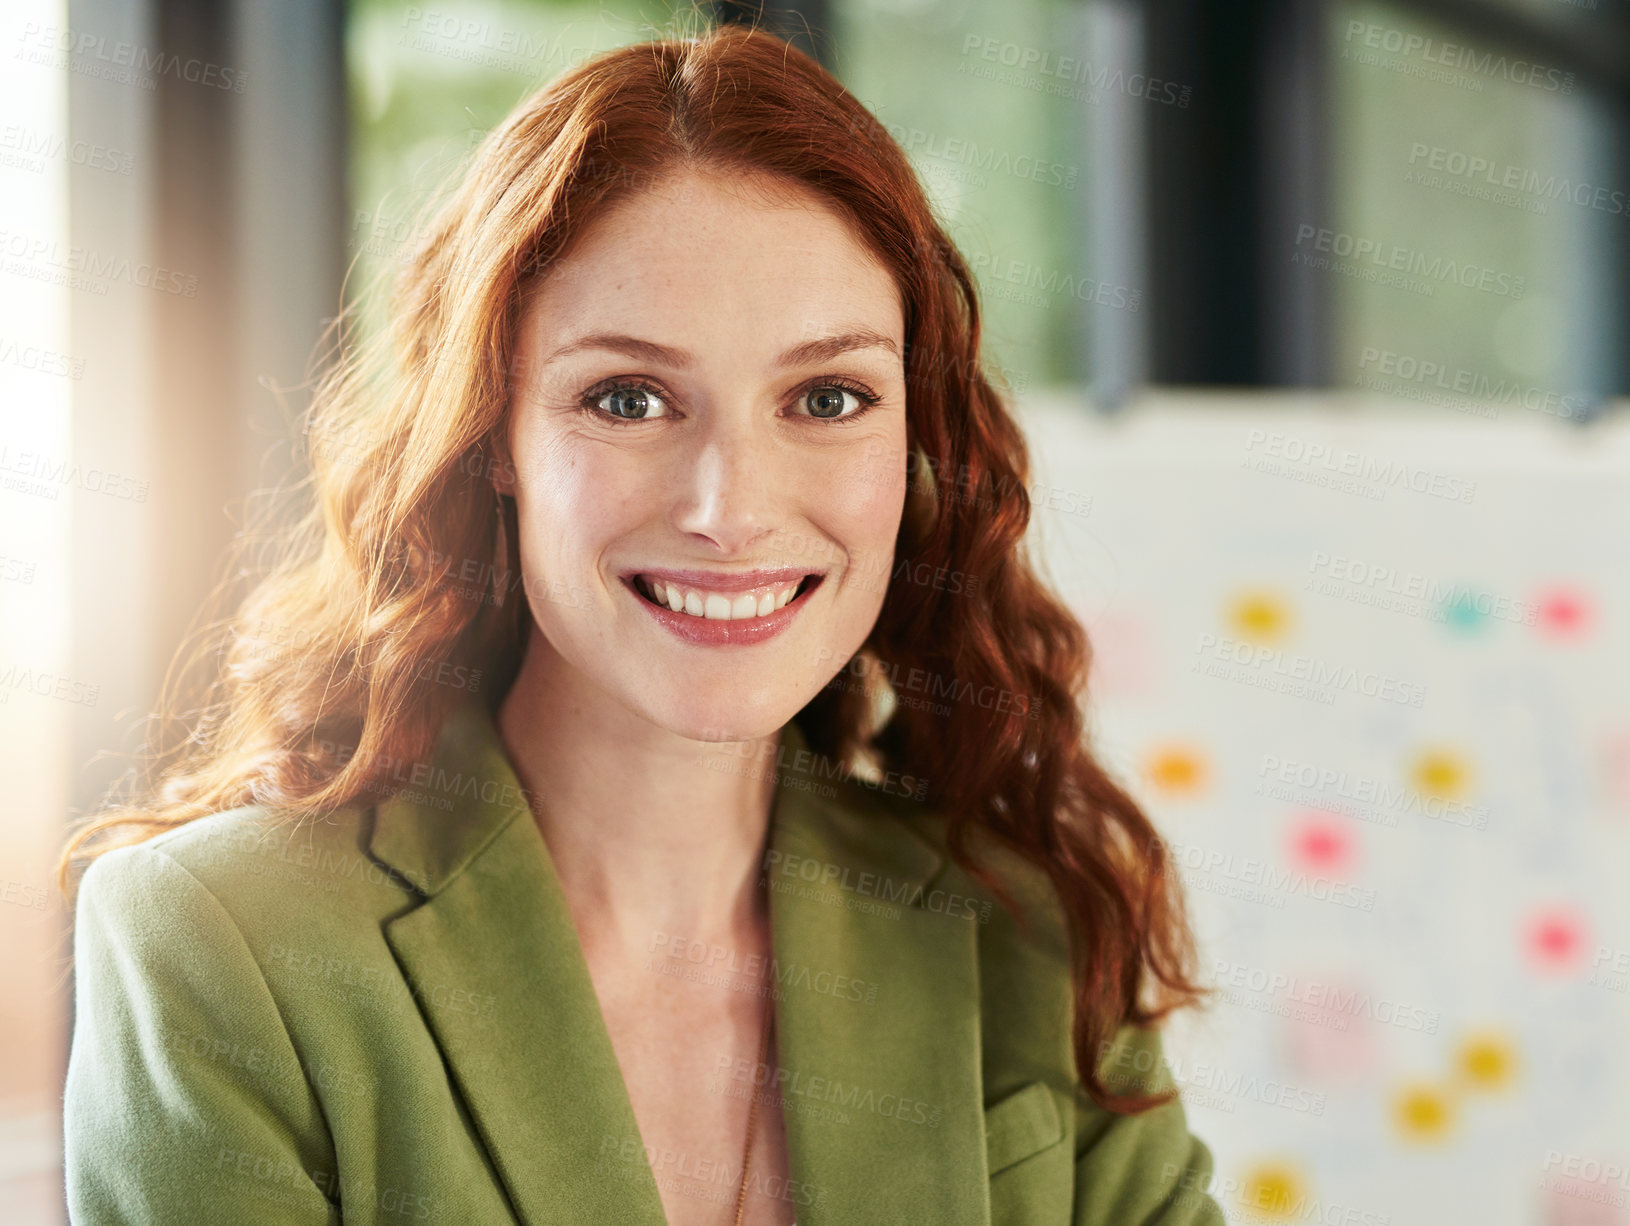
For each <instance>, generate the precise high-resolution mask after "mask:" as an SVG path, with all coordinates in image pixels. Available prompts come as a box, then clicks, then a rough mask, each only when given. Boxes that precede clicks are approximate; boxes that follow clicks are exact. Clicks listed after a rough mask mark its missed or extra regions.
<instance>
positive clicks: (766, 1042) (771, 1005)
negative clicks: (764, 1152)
mask: <svg viewBox="0 0 1630 1226" xmlns="http://www.w3.org/2000/svg"><path fill="white" fill-rule="evenodd" d="M774 1017H775V999H774V997H772V996H769V995H768V994H766V996H765V1004H764V1025H763V1027H762V1031H763V1033H762V1034H761V1035H760V1037H759V1041H758V1063H757V1064H755V1065H754V1066H753V1075H754V1078H755V1079H756V1078H757V1076H758V1070H759V1069H761V1068H764V1062H765V1061H766V1060H767V1059H769V1055H770V1022H771V1020H772V1019H773V1018H774ZM764 1084H765V1086H766V1088H767V1087H768V1086H769V1084H770V1078H769V1075H768V1073H767V1072H766V1075H765V1078H764ZM759 1097H760V1092H759V1091H756V1090H755V1091H754V1093H753V1097H752V1100H751V1102H750V1103H749V1105H748V1107H747V1144H746V1145H745V1146H743V1148H742V1151H741V1186H740V1187H739V1188H737V1189H736V1223H735V1226H741V1215H742V1213H743V1212H744V1211H745V1210H746V1208H747V1164H748V1163H749V1162H751V1161H752V1160H753V1133H754V1132H755V1131H757V1130H756V1129H755V1127H754V1125H755V1124H757V1122H758V1100H759Z"/></svg>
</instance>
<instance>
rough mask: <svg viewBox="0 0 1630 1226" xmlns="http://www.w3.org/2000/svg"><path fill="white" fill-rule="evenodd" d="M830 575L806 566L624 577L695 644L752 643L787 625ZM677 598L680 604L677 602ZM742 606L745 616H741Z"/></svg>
mask: <svg viewBox="0 0 1630 1226" xmlns="http://www.w3.org/2000/svg"><path fill="white" fill-rule="evenodd" d="M685 575H689V576H693V577H695V578H694V580H693V581H691V582H682V581H681V579H680V576H685ZM766 575H767V576H768V579H766V578H765V576H766ZM704 576H705V577H704ZM825 578H826V575H825V573H824V572H819V571H817V572H809V571H801V570H778V571H767V572H766V571H759V572H752V573H749V574H736V575H722V574H712V575H709V574H707V573H706V572H697V571H633V572H630V573H628V574H626V575H624V576H623V583H624V584H625V585H626V586H627V588H628V591H629V594H630V595H631V596H632V598H633V599H635V600H637V601H639V603H640V607H641V608H643V609H645V610H646V612H648V613H649V614H650V615H651V616H652V617H653V618H655V619H656V621H657V623H658V624H659V625H660V626H662V627H663V628H664V629H666V630H667V631H668V632H669V633H671V634H673V635H674V636H675V637H676V638H677V639H679V640H680V641H681V642H683V643H687V644H689V645H691V646H694V647H749V646H752V645H754V644H757V643H763V642H767V641H768V640H770V639H772V638H774V637H775V636H777V635H779V634H780V633H782V632H783V631H784V630H786V629H787V627H788V626H790V625H791V624H792V622H793V620H794V619H795V618H796V617H797V616H798V615H799V614H800V613H801V612H803V609H804V606H805V605H807V604H808V603H809V601H810V598H811V595H812V593H813V592H814V591H815V590H816V589H817V588H818V587H820V585H821V582H822V581H823V580H824V579H825ZM659 591H660V592H661V593H662V596H663V599H662V601H661V602H660V603H659V601H658V600H657V599H656V593H657V592H659ZM675 600H678V601H679V604H680V607H679V608H678V609H675V608H674V607H673V602H674V601H675ZM777 602H779V603H777ZM760 609H763V610H765V612H763V613H762V614H761V613H760V612H759V610H760ZM737 610H740V612H741V614H742V616H740V617H737V616H736V612H737Z"/></svg>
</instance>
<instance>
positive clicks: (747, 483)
mask: <svg viewBox="0 0 1630 1226" xmlns="http://www.w3.org/2000/svg"><path fill="white" fill-rule="evenodd" d="M706 417H707V419H708V420H707V421H706V422H705V423H702V424H700V425H699V428H698V430H697V432H696V434H695V435H694V436H693V438H692V439H691V441H690V442H691V445H690V446H689V447H687V448H682V449H681V455H680V456H679V457H678V458H679V471H678V472H676V473H675V475H674V477H673V481H672V484H671V486H670V491H671V496H672V498H673V501H672V504H671V509H670V515H671V517H672V520H673V523H674V526H675V527H676V528H677V529H678V530H679V531H681V532H683V533H685V534H686V535H687V536H688V537H690V538H691V539H692V540H693V541H696V542H698V543H699V544H702V545H703V547H704V548H711V549H712V550H713V551H714V552H716V553H718V554H719V555H720V556H721V557H731V558H733V557H742V556H746V555H749V554H751V552H752V549H753V547H754V545H755V544H756V543H757V542H758V541H759V539H760V538H761V537H763V536H765V535H766V534H768V533H770V532H772V531H773V530H774V529H775V528H776V526H777V525H778V524H779V523H780V522H781V517H782V516H783V515H784V514H785V512H786V508H787V504H788V501H789V499H790V498H791V497H792V495H793V491H792V489H791V488H790V487H789V485H788V483H787V482H788V480H789V479H790V476H791V474H789V473H787V472H786V471H785V469H786V462H785V456H784V455H783V454H782V449H781V448H780V447H778V446H777V444H776V440H775V438H774V437H773V429H774V423H773V422H772V421H770V420H768V419H767V417H766V416H765V415H764V414H763V413H761V412H758V411H757V410H756V409H755V410H754V411H751V412H749V411H745V410H744V411H740V412H728V411H725V412H713V413H709V414H706Z"/></svg>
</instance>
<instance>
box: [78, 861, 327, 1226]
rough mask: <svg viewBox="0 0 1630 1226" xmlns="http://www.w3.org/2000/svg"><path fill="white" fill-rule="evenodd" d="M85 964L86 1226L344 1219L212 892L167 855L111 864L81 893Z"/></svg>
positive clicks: (272, 1030)
mask: <svg viewBox="0 0 1630 1226" xmlns="http://www.w3.org/2000/svg"><path fill="white" fill-rule="evenodd" d="M74 966H75V1005H74V1035H73V1042H72V1046H71V1048H70V1052H69V1058H68V1072H67V1080H66V1084H65V1087H64V1100H63V1130H64V1149H63V1161H64V1167H65V1175H66V1180H67V1195H68V1208H69V1214H70V1218H71V1220H72V1221H73V1222H75V1223H85V1224H87V1226H89V1224H95V1226H102V1224H103V1223H108V1224H112V1223H121V1224H132V1226H133V1224H136V1223H140V1224H142V1226H147V1224H149V1223H155V1224H156V1223H166V1224H171V1223H176V1224H182V1223H193V1222H198V1223H234V1222H255V1223H272V1224H274V1226H327V1224H329V1223H336V1222H338V1221H339V1220H340V1215H339V1210H338V1209H337V1207H336V1206H335V1204H334V1203H333V1202H334V1201H337V1200H338V1192H339V1189H338V1182H337V1180H336V1178H335V1175H334V1171H335V1167H334V1153H333V1146H332V1143H331V1141H330V1138H329V1135H328V1130H327V1126H326V1124H325V1123H324V1121H323V1117H322V1111H321V1107H320V1106H319V1104H318V1103H317V1100H316V1098H315V1096H314V1095H313V1093H312V1091H311V1088H310V1086H309V1083H308V1082H307V1080H306V1077H305V1075H304V1071H303V1069H302V1067H301V1063H300V1060H299V1058H298V1055H297V1053H296V1050H295V1047H294V1045H293V1043H292V1042H291V1040H290V1038H289V1034H288V1032H287V1030H286V1029H285V1027H284V1024H283V1020H282V1017H281V1015H280V1013H279V1011H278V1006H277V1003H276V1001H275V1000H274V999H273V997H272V994H271V991H270V990H269V989H268V987H267V985H266V980H265V978H264V977H263V976H262V974H261V971H260V968H259V966H258V965H257V964H256V962H255V959H254V956H253V954H252V953H251V951H250V949H249V946H248V945H247V944H246V943H245V941H244V938H243V936H242V934H241V933H240V932H239V930H238V928H237V925H236V924H235V923H234V922H233V920H232V917H231V916H230V915H229V914H228V913H227V911H226V910H225V908H223V907H222V905H221V903H220V902H219V900H217V898H216V897H215V895H214V894H212V893H211V892H210V891H209V890H208V889H206V888H205V887H204V885H203V884H202V883H201V882H199V880H198V879H197V878H196V877H194V876H193V875H192V874H191V873H190V872H188V871H187V869H186V868H184V867H183V866H182V865H181V864H180V863H179V862H178V861H176V860H175V859H173V858H171V857H170V856H168V855H166V854H165V853H164V852H163V851H162V850H157V849H154V848H151V847H148V846H144V845H137V846H134V847H126V848H120V849H118V850H115V851H110V852H107V853H105V854H104V855H102V856H100V857H99V858H98V859H96V860H95V861H93V862H92V864H91V867H90V868H89V869H88V870H87V871H86V873H85V875H84V877H83V879H82V880H81V882H80V888H79V896H78V901H77V903H76V907H75V928H74Z"/></svg>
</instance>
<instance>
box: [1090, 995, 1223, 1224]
mask: <svg viewBox="0 0 1630 1226" xmlns="http://www.w3.org/2000/svg"><path fill="white" fill-rule="evenodd" d="M1100 1076H1101V1077H1102V1078H1103V1079H1104V1081H1105V1084H1107V1085H1108V1087H1109V1088H1110V1090H1111V1091H1113V1092H1118V1093H1126V1092H1128V1091H1129V1090H1131V1089H1134V1088H1136V1089H1138V1090H1139V1091H1147V1092H1154V1091H1160V1090H1164V1089H1168V1088H1172V1086H1173V1084H1174V1083H1173V1081H1172V1077H1171V1073H1170V1070H1169V1069H1168V1068H1167V1066H1166V1062H1165V1058H1164V1055H1163V1053H1162V1045H1161V1040H1160V1032H1159V1031H1156V1030H1142V1029H1136V1028H1133V1027H1130V1026H1127V1027H1122V1029H1121V1031H1120V1032H1119V1034H1118V1035H1117V1036H1116V1040H1115V1042H1114V1043H1113V1044H1112V1045H1111V1046H1110V1050H1109V1051H1108V1053H1106V1055H1105V1058H1104V1063H1103V1065H1102V1067H1101V1070H1100ZM1211 1174H1212V1157H1211V1151H1210V1149H1208V1148H1207V1147H1206V1145H1205V1143H1204V1142H1203V1141H1201V1140H1200V1139H1199V1138H1198V1137H1195V1136H1193V1135H1192V1134H1190V1132H1189V1129H1188V1120H1187V1118H1186V1116H1185V1114H1184V1111H1183V1103H1182V1100H1181V1099H1179V1098H1173V1099H1172V1100H1171V1101H1170V1102H1168V1103H1166V1104H1165V1105H1164V1106H1161V1107H1156V1108H1154V1109H1153V1110H1151V1111H1146V1112H1144V1113H1143V1114H1141V1115H1116V1114H1114V1113H1112V1112H1109V1111H1105V1110H1104V1109H1103V1108H1102V1107H1099V1106H1098V1105H1097V1104H1096V1103H1094V1102H1093V1101H1092V1100H1091V1099H1090V1098H1088V1097H1087V1095H1086V1092H1085V1091H1084V1090H1082V1089H1080V1087H1079V1086H1078V1087H1077V1090H1076V1162H1075V1207H1074V1213H1073V1216H1072V1217H1071V1219H1070V1220H1071V1222H1072V1224H1073V1226H1227V1219H1226V1218H1225V1217H1224V1216H1223V1212H1222V1209H1221V1207H1220V1206H1219V1205H1218V1204H1217V1202H1216V1201H1215V1200H1214V1199H1212V1197H1211V1195H1210V1192H1209V1188H1210V1184H1211Z"/></svg>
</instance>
